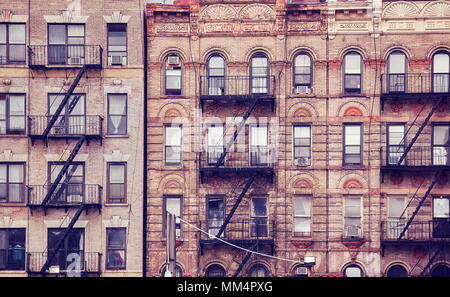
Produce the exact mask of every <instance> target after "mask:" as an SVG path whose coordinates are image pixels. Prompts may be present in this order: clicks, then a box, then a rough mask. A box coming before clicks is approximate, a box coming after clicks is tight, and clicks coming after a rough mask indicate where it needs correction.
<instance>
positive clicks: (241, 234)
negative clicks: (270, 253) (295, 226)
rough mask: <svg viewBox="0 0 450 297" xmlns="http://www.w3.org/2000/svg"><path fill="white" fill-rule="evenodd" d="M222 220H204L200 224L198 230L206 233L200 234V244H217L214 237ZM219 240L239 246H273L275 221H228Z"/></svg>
mask: <svg viewBox="0 0 450 297" xmlns="http://www.w3.org/2000/svg"><path fill="white" fill-rule="evenodd" d="M222 224H223V220H220V219H219V220H206V221H201V222H200V228H201V229H202V230H205V231H207V232H208V234H209V235H210V236H208V235H206V234H205V233H201V238H200V243H219V242H220V241H218V240H217V239H215V238H213V237H211V236H215V235H216V234H217V232H218V231H219V230H220V227H221V226H222ZM220 238H221V239H223V240H226V241H228V242H231V243H233V244H237V245H240V246H244V245H252V244H254V243H256V242H259V243H261V244H271V245H273V243H274V239H275V221H274V220H268V219H267V218H252V219H250V220H236V221H230V222H229V223H228V224H227V225H226V227H225V230H224V232H223V233H222V235H221V236H220Z"/></svg>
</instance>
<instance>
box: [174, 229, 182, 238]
mask: <svg viewBox="0 0 450 297" xmlns="http://www.w3.org/2000/svg"><path fill="white" fill-rule="evenodd" d="M175 236H176V237H180V236H181V229H178V228H177V229H175Z"/></svg>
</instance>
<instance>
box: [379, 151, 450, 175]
mask: <svg viewBox="0 0 450 297" xmlns="http://www.w3.org/2000/svg"><path fill="white" fill-rule="evenodd" d="M404 151H405V147H403V146H388V147H381V169H389V170H436V169H450V147H448V146H412V147H411V149H410V150H409V152H408V154H407V155H406V157H405V158H404V159H403V161H402V163H401V164H400V165H398V161H400V158H401V156H402V155H403V152H404Z"/></svg>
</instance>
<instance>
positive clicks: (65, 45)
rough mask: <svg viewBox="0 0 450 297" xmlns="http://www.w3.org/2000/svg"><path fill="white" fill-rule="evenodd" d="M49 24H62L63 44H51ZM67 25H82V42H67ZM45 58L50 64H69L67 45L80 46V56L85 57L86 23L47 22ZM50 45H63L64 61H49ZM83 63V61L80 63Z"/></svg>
mask: <svg viewBox="0 0 450 297" xmlns="http://www.w3.org/2000/svg"><path fill="white" fill-rule="evenodd" d="M51 26H64V27H65V29H64V37H65V38H64V44H51V43H50V27H51ZM69 26H83V33H84V35H83V43H82V44H69ZM47 36H48V38H47V58H48V64H50V65H67V64H69V58H71V57H70V56H69V46H71V45H72V46H82V47H83V53H82V55H81V56H80V58H86V24H85V23H47ZM51 46H64V62H51V59H50V57H51V54H50V47H51ZM82 64H84V63H82Z"/></svg>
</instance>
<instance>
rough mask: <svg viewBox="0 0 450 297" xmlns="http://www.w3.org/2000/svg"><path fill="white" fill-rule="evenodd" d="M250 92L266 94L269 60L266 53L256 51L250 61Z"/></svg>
mask: <svg viewBox="0 0 450 297" xmlns="http://www.w3.org/2000/svg"><path fill="white" fill-rule="evenodd" d="M250 65H251V68H250V75H251V81H250V85H251V90H252V92H251V93H252V94H267V93H268V90H269V60H268V59H267V57H266V55H264V54H262V53H257V54H255V55H253V57H252V58H251V61H250Z"/></svg>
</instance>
